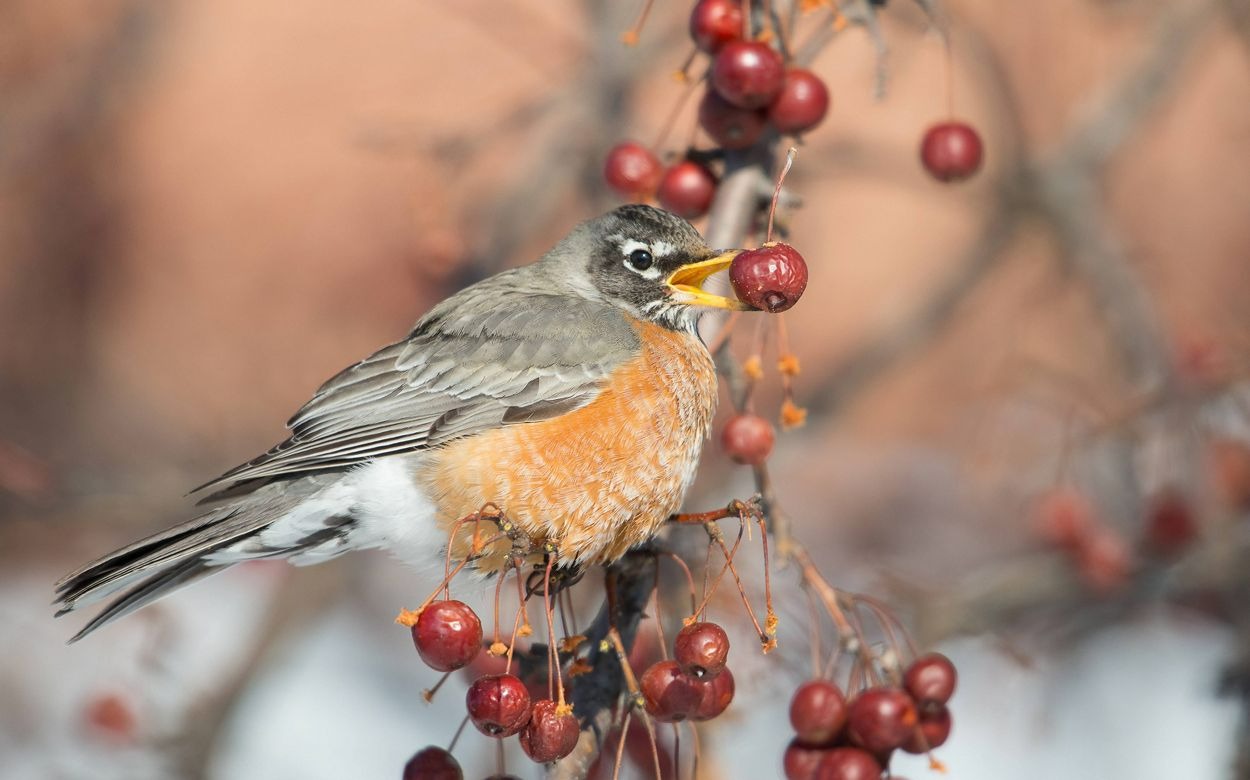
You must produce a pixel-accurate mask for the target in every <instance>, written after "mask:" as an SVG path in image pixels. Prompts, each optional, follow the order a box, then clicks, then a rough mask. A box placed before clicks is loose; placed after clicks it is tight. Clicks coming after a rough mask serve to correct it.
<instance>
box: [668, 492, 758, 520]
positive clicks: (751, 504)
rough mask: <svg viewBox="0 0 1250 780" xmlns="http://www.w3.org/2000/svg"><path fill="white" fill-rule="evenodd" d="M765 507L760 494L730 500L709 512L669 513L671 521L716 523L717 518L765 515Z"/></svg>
mask: <svg viewBox="0 0 1250 780" xmlns="http://www.w3.org/2000/svg"><path fill="white" fill-rule="evenodd" d="M763 515H764V508H763V503H762V499H761V497H760V496H759V494H756V495H754V496H751V498H749V499H747V500H746V501H740V500H738V499H736V498H735V499H734V500H733V501H730V502H729V504H728V505H726V506H725V507H724V508H723V509H713V510H711V511H708V512H689V513H683V514H675V515H669V517H668V521H669V522H670V523H681V524H687V525H688V524H696V523H697V524H700V525H706V524H707V523H714V522H716V521H717V520H724V519H726V518H730V517H736V518H738V519H739V520H745V519H746V518H747V517H763Z"/></svg>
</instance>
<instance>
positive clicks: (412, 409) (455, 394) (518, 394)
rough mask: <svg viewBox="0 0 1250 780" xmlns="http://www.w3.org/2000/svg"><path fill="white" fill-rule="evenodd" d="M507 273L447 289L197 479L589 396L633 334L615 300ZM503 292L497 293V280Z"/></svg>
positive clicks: (385, 444)
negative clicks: (250, 445)
mask: <svg viewBox="0 0 1250 780" xmlns="http://www.w3.org/2000/svg"><path fill="white" fill-rule="evenodd" d="M509 276H510V275H509V274H503V275H500V276H497V277H493V278H491V279H488V280H486V282H483V283H479V284H478V285H475V286H473V287H470V288H468V289H466V290H464V291H462V292H461V293H459V294H457V295H455V296H453V297H451V298H449V299H447V300H446V301H444V302H443V303H441V304H440V305H439V306H437V307H436V308H435V309H433V310H432V311H431V312H430V313H429V314H428V315H426V317H425V318H423V319H422V320H421V321H420V322H418V323H417V325H416V327H415V328H414V329H413V331H412V333H411V334H410V335H409V336H408V338H406V339H404V340H403V341H400V342H398V343H395V344H391V345H390V346H388V347H384V348H383V349H381V350H379V351H378V352H376V353H374V354H373V355H370V356H369V357H368V358H366V359H364V360H363V361H361V362H360V363H358V364H356V365H354V366H352V367H351V368H348V369H346V370H344V371H342V372H341V373H339V374H338V375H337V376H335V377H334V378H332V379H330V380H329V381H328V382H326V383H325V384H324V385H322V386H321V388H320V389H318V390H317V393H316V394H315V395H314V396H313V398H312V400H310V401H309V402H308V403H306V404H305V405H304V406H303V407H302V408H300V410H299V411H298V412H296V413H295V415H294V416H293V417H292V418H291V419H290V420H289V421H288V423H287V427H288V428H290V429H291V436H290V437H289V438H288V439H287V440H286V441H284V442H282V443H281V444H279V445H277V446H276V447H274V448H273V449H271V450H270V451H269V452H267V453H265V454H264V455H261V456H260V457H258V458H256V459H254V460H252V461H249V462H248V463H245V464H243V465H241V466H238V467H237V468H234V469H232V470H230V471H228V472H226V473H225V474H223V475H222V476H220V477H218V478H217V479H215V480H213V481H212V482H209V483H207V484H205V485H202V486H201V487H200V488H197V489H196V490H197V491H198V490H203V489H206V488H207V489H213V490H215V491H216V492H215V493H213V494H212V495H210V496H208V497H207V498H206V499H204V500H211V499H213V498H216V497H219V496H222V495H223V494H225V493H228V492H230V490H231V487H232V486H235V485H241V484H242V483H251V482H253V481H254V480H264V481H268V480H269V479H273V478H278V477H286V476H293V475H299V474H305V473H309V472H316V471H323V470H326V469H339V468H346V467H350V466H353V465H356V464H359V463H363V462H365V461H368V460H370V459H372V458H377V457H380V456H384V455H393V454H397V453H403V452H411V451H413V450H420V449H426V448H430V447H437V446H439V445H440V444H444V443H446V442H448V441H451V440H453V439H456V438H459V437H461V436H467V435H469V434H472V433H476V432H478V431H482V430H486V429H490V428H495V427H499V426H502V425H508V424H513V423H523V422H531V421H535V420H541V419H545V418H548V417H552V416H555V415H558V414H561V413H564V412H566V411H569V410H572V409H575V408H578V407H580V406H583V405H585V404H587V403H589V402H590V401H591V400H593V399H594V398H595V396H597V395H598V393H599V391H600V389H601V388H602V386H603V383H604V381H605V380H606V379H607V377H608V376H609V375H610V374H611V373H612V371H613V370H614V369H615V368H616V367H617V366H618V365H620V364H621V363H622V362H623V361H625V360H627V359H628V358H629V357H630V356H631V355H634V354H636V350H637V347H638V337H637V335H636V333H635V332H634V331H633V329H632V328H631V327H630V326H629V324H628V322H627V321H626V320H625V318H624V317H623V316H622V314H621V313H620V310H619V309H616V308H615V307H611V306H608V305H606V304H599V303H595V302H592V301H587V300H584V299H580V298H570V297H568V296H553V295H550V294H544V293H539V292H526V291H524V285H521V289H518V286H517V283H518V282H521V279H519V278H515V277H514V278H511V279H510V278H508V277H509ZM505 288H506V289H507V292H504V293H503V294H502V295H500V294H499V293H500V292H502V291H503V290H504V289H505Z"/></svg>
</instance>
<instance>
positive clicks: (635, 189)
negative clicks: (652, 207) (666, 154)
mask: <svg viewBox="0 0 1250 780" xmlns="http://www.w3.org/2000/svg"><path fill="white" fill-rule="evenodd" d="M662 173H663V167H662V166H661V165H660V160H659V158H658V157H656V156H655V155H654V154H652V153H651V150H650V149H648V148H646V147H645V146H643V145H642V144H638V143H634V142H633V141H625V142H622V143H619V144H617V145H616V146H613V147H612V150H611V151H610V152H608V159H607V160H606V161H605V162H604V164H603V178H604V179H606V180H607V182H608V186H609V187H611V188H612V189H613V190H615V191H616V193H617V194H618V195H620V196H621V197H623V198H631V199H633V200H646V199H647V198H649V197H651V193H653V192H655V188H656V186H657V185H658V184H659V183H660V175H661V174H662Z"/></svg>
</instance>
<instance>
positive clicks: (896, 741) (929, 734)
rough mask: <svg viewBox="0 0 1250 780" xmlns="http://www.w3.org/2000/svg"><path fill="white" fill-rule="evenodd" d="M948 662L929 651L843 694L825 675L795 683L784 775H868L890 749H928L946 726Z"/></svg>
mask: <svg viewBox="0 0 1250 780" xmlns="http://www.w3.org/2000/svg"><path fill="white" fill-rule="evenodd" d="M955 681H956V674H955V666H954V664H952V663H951V662H950V659H948V658H947V657H946V656H944V655H940V654H938V653H930V654H928V655H923V656H920V657H919V658H917V659H915V660H914V661H913V662H912V663H911V665H910V666H908V667H907V669H906V670H904V672H903V674H902V679H901V680H900V683H901V684H900V685H882V686H873V687H868V688H864V689H862V690H860V691H858V692H857V693H855V694H854V695H853V696H851V697H850V698H849V699H848V698H847V697H846V695H845V694H844V693H843V692H842V689H841V688H839V687H838V686H837V685H836V684H835V683H833V682H831V681H830V680H825V679H817V680H811V681H809V682H806V683H804V684H803V685H801V686H799V688H798V690H797V691H795V693H794V698H793V699H792V700H791V702H790V724H791V725H792V726H793V727H794V731H795V737H794V739H793V740H792V741H791V742H790V745H789V746H788V747H787V748H786V752H785V757H784V759H783V768H784V771H785V775H786V778H788V780H815V778H820V780H876V778H879V777H880V776H881V774H882V773H883V772H885V771H886V770H887V769H888V767H889V764H890V756H891V754H892V753H893V752H894V751H895V750H903V751H905V752H908V753H928V752H929V751H930V750H932V749H933V748H936V747H938V746H940V745H942V744H943V743H944V742H946V739H947V737H949V736H950V731H951V715H950V710H948V709H947V707H946V705H947V702H949V701H950V698H951V695H952V694H953V693H954V692H955Z"/></svg>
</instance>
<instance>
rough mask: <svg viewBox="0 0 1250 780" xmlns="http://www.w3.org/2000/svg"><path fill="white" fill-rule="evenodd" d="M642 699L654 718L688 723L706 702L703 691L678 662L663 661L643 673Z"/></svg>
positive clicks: (641, 684)
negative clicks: (690, 717)
mask: <svg viewBox="0 0 1250 780" xmlns="http://www.w3.org/2000/svg"><path fill="white" fill-rule="evenodd" d="M639 687H640V688H642V698H643V701H644V702H645V703H646V707H647V712H648V713H649V714H650V715H651V717H653V718H655V719H656V720H658V721H662V722H664V723H675V722H677V721H679V720H685V719H686V718H687V717H688V716H689V715H690V713H691V712H692V711H693V710H694V708H695V707H697V706H698V705H699V703H700V702H701V701H702V699H703V691H702V690H701V689H700V688H699V686H698V685H697V684H696V681H695V680H692V679H690V678H689V677H687V676H686V675H685V674H683V673H682V671H681V667H680V666H678V665H677V662H676V661H660V662H658V663H654V664H652V665H651V666H650V667H649V668H648V669H647V671H645V672H643V673H642V680H641V681H639Z"/></svg>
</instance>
